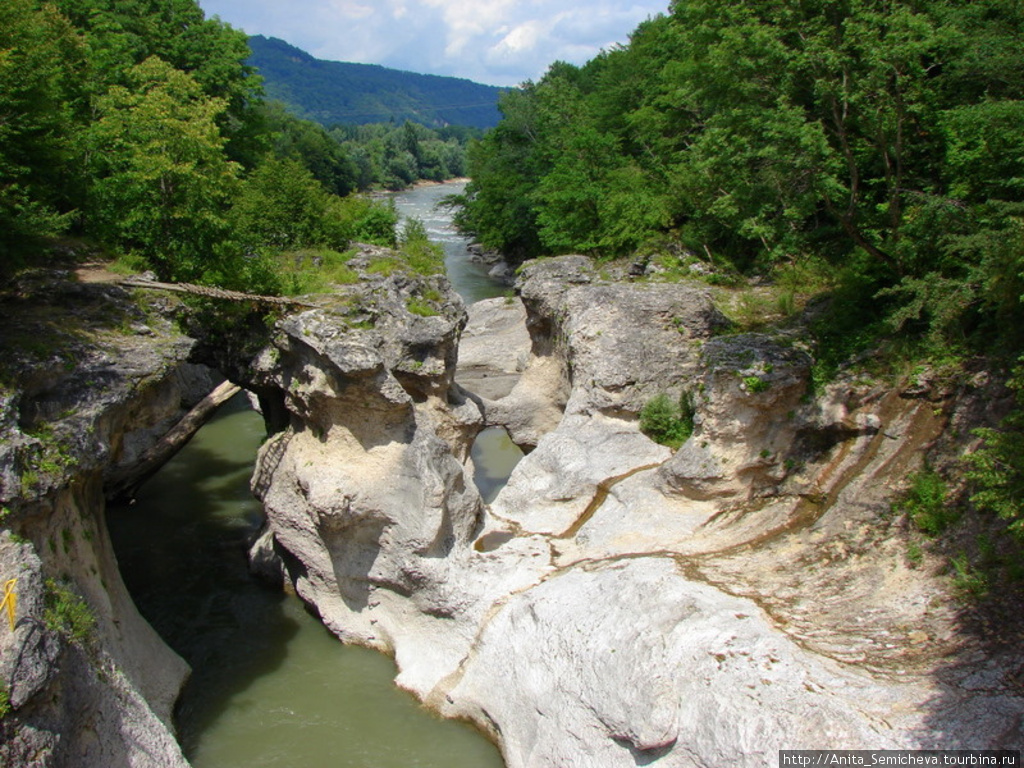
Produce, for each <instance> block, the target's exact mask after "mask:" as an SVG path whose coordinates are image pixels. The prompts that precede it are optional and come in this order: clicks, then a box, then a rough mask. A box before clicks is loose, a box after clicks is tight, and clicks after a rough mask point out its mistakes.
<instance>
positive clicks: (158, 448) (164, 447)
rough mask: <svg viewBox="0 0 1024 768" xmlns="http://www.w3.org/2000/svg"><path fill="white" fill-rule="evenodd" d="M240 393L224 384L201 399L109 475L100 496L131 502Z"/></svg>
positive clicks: (228, 382)
mask: <svg viewBox="0 0 1024 768" xmlns="http://www.w3.org/2000/svg"><path fill="white" fill-rule="evenodd" d="M240 391H241V387H239V386H238V385H237V384H232V383H231V382H230V381H225V382H224V383H223V384H220V385H218V386H217V387H216V388H215V389H214V390H213V391H212V392H210V394H208V395H207V396H206V397H204V398H203V399H202V400H201V401H200V402H199V403H198V404H197V405H196V406H195V407H194V408H192V410H190V411H189V412H188V413H186V414H185V416H184V417H182V419H181V421H179V422H178V423H177V424H175V425H174V426H173V427H172V428H171V430H170V431H169V432H168V433H167V434H165V435H164V436H163V437H162V438H160V440H158V441H157V443H156V444H155V445H154V446H152V447H151V448H150V449H149V450H148V451H146V452H145V453H144V454H143V455H142V457H141V458H140V459H139V460H138V461H137V462H135V463H134V464H133V465H132V466H131V467H128V468H126V469H122V470H120V471H118V472H115V473H113V474H112V475H111V476H110V477H108V478H107V481H106V483H105V484H104V489H103V490H104V493H105V495H106V497H107V499H109V500H111V501H120V502H124V501H128V502H130V501H132V500H133V499H134V498H135V493H136V492H137V491H138V489H139V486H141V485H142V484H143V483H144V482H145V481H146V480H148V479H149V478H150V477H152V476H153V475H154V474H156V472H157V470H159V469H160V467H162V466H163V465H164V464H166V463H167V462H168V461H170V459H171V458H172V457H173V456H174V455H175V454H176V453H177V452H178V451H180V450H181V449H182V448H184V447H185V446H186V445H187V444H188V441H189V440H191V439H192V436H193V435H194V434H195V433H196V432H198V431H199V428H200V427H201V426H203V425H204V424H205V423H206V422H207V421H209V420H210V418H211V417H212V416H213V414H214V413H216V412H217V409H218V408H220V406H222V405H223V404H224V403H226V402H227V401H228V400H230V399H231V398H232V397H234V396H235V395H236V394H238V392H240Z"/></svg>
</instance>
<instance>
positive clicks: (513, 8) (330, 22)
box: [199, 0, 668, 85]
mask: <svg viewBox="0 0 1024 768" xmlns="http://www.w3.org/2000/svg"><path fill="white" fill-rule="evenodd" d="M199 2H200V5H202V7H203V8H204V10H205V11H206V12H207V13H208V14H210V15H214V14H216V15H219V16H220V17H221V18H222V19H223V20H224V21H226V22H228V23H229V24H231V25H233V26H236V27H240V28H241V29H244V30H245V31H246V32H248V33H249V34H262V35H267V36H271V37H280V38H282V39H284V40H286V41H288V42H289V43H291V44H292V45H295V46H297V47H299V48H302V49H303V50H305V51H308V52H309V53H311V54H312V55H314V56H317V57H319V58H324V59H332V60H337V61H359V62H365V63H374V64H383V65H385V66H391V67H398V68H401V69H408V70H411V71H414V72H427V73H433V74H441V75H454V76H457V77H465V78H469V79H471V80H476V81H477V82H482V83H492V84H495V85H515V84H518V83H520V82H522V81H524V80H527V79H534V80H535V79H537V78H538V77H540V76H541V75H542V74H543V73H544V71H545V70H546V68H547V66H548V64H550V63H551V62H553V61H555V60H563V61H571V62H573V63H577V64H582V63H583V62H584V61H585V60H587V59H589V58H592V57H593V56H595V55H596V54H597V53H598V52H599V51H600V50H601V49H602V48H608V47H609V46H611V45H614V44H615V43H621V42H625V41H626V40H627V38H628V35H629V33H630V32H631V31H632V30H633V29H634V28H635V27H636V25H637V24H639V23H640V22H641V21H643V20H644V19H645V18H647V17H649V16H653V15H655V14H657V13H663V12H664V11H665V10H666V8H667V6H668V0H637V1H636V2H634V3H632V4H629V5H623V4H622V3H618V2H614V0H591V2H583V1H581V0H546V1H545V0H376V2H374V1H373V0H290V2H289V3H287V4H285V3H281V2H280V0H199Z"/></svg>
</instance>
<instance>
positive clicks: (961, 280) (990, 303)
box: [458, 0, 1024, 381]
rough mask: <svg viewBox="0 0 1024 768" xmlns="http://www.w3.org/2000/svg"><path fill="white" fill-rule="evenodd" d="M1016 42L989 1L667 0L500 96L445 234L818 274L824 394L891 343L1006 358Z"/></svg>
mask: <svg viewBox="0 0 1024 768" xmlns="http://www.w3.org/2000/svg"><path fill="white" fill-rule="evenodd" d="M1022 34H1024V6H1021V5H1020V4H1019V3H1008V2H1005V0H972V1H971V2H966V0H950V2H942V3H919V2H915V1H914V0H897V2H891V3H884V4H882V3H873V2H851V3H839V2H833V1H832V0H815V1H814V2H808V3H797V4H794V3H752V2H749V1H748V0H725V1H724V2H722V0H686V2H674V3H672V4H671V7H670V9H669V13H668V14H667V15H665V16H659V17H656V18H653V19H651V20H649V21H647V22H645V23H643V24H641V25H640V26H639V27H638V28H637V29H636V30H635V31H634V33H633V35H632V36H631V39H630V41H629V44H628V45H626V46H622V47H619V48H616V49H614V50H611V51H608V52H605V53H602V54H601V55H600V56H598V57H597V58H595V59H594V60H593V61H591V62H589V63H587V64H586V65H585V66H583V67H573V66H571V65H567V64H563V63H556V64H553V65H552V66H551V68H550V69H549V71H548V73H547V74H546V75H545V76H544V77H543V78H542V79H541V80H540V81H539V82H537V83H528V84H527V85H526V86H525V87H524V88H523V89H521V90H518V91H511V92H509V93H507V94H505V95H504V96H503V97H502V101H501V110H502V113H503V115H504V118H503V120H502V122H501V123H500V124H499V125H498V127H497V128H496V129H495V130H493V131H492V132H490V133H489V134H488V135H487V136H485V137H484V139H483V140H481V141H480V142H478V143H477V144H475V145H473V146H472V147H471V150H470V153H469V165H470V174H471V176H472V178H473V181H472V184H471V185H470V186H469V188H468V189H467V194H466V196H465V199H464V200H463V201H462V204H463V210H462V211H460V213H459V217H458V222H459V224H460V226H462V227H464V228H466V229H467V230H469V231H471V232H472V233H474V234H475V235H476V236H477V237H478V239H479V240H480V241H481V242H483V243H484V244H485V245H487V246H489V247H494V248H498V249H500V250H503V251H504V252H505V253H506V254H508V255H509V256H511V257H512V258H513V259H517V258H520V259H521V258H527V257H533V256H537V255H543V254H549V253H559V252H572V251H585V252H593V253H595V254H598V255H605V254H608V255H615V254H618V253H623V252H629V251H631V250H633V249H636V248H637V247H638V245H640V244H643V243H646V242H653V241H656V240H657V239H659V238H662V239H667V240H669V241H674V242H675V243H676V244H677V245H678V246H679V247H680V250H684V251H688V252H690V253H696V254H701V258H703V255H704V254H708V255H709V257H710V258H712V259H713V260H714V261H715V262H716V264H719V265H721V264H727V265H731V266H733V267H736V268H739V269H740V270H744V271H750V270H761V271H764V270H766V268H769V267H771V266H773V265H778V264H785V265H789V267H790V268H792V267H793V266H794V265H797V269H799V265H800V264H802V263H803V262H805V261H813V262H815V263H819V262H823V263H824V264H826V265H827V267H828V268H829V269H830V270H831V271H832V272H834V273H836V274H837V275H839V276H840V279H839V280H836V281H832V282H834V283H838V284H839V286H840V291H839V294H838V295H837V296H836V298H835V300H834V301H833V305H832V308H831V309H830V310H829V311H828V314H829V317H828V318H827V319H825V320H824V321H822V322H820V323H819V330H820V331H821V337H820V340H821V342H822V344H821V347H820V349H821V352H822V356H823V357H822V360H821V365H820V366H819V370H818V377H817V378H818V380H819V381H822V380H824V379H826V378H827V377H828V376H830V375H831V373H832V372H834V371H835V369H836V368H837V366H838V365H839V364H840V362H841V361H842V360H843V359H845V358H846V357H848V356H849V355H850V354H856V353H857V352H859V351H862V350H863V349H864V348H865V347H866V346H867V345H868V344H871V343H872V342H873V340H874V339H875V338H877V337H878V336H879V335H880V334H884V333H887V332H888V333H902V334H921V333H924V334H926V335H928V337H929V339H930V343H931V344H933V345H948V346H954V347H963V346H964V345H966V344H969V343H972V342H973V343H978V342H979V340H980V342H981V343H984V344H985V345H986V347H988V348H991V342H992V338H993V336H996V337H998V339H999V341H1000V343H1003V344H1006V345H1008V346H1010V348H1011V349H1019V348H1020V346H1021V345H1022V344H1024V333H1022V331H1021V330H1020V329H1022V328H1024V303H1022V302H1021V301H1020V297H1021V296H1022V295H1024V277H1022V274H1024V263H1022V261H1021V260H1022V258H1024V256H1022V254H1024V224H1022V222H1024V181H1022V179H1024V133H1022V132H1021V131H1020V130H1019V126H1020V124H1021V123H1022V122H1024V111H1022V110H1024V107H1022V104H1024V76H1022V74H1021V71H1022V70H1021V68H1020V66H1019V40H1020V38H1021V35H1022ZM816 271H818V272H819V273H820V270H816ZM880 290H883V291H885V292H884V293H882V294H881V295H880V296H879V297H878V298H879V299H880V300H876V299H875V296H876V294H878V292H879V291H880ZM783 295H784V294H783ZM851 300H852V301H851ZM852 302H855V304H854V303H852ZM796 306H797V304H796V303H792V302H789V301H788V300H786V301H783V303H782V304H780V306H779V309H780V310H782V311H783V313H788V312H789V311H790V310H791V309H794V308H795V307H796ZM884 318H888V320H887V324H883V323H882V320H883V319H884Z"/></svg>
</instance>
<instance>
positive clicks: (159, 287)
mask: <svg viewBox="0 0 1024 768" xmlns="http://www.w3.org/2000/svg"><path fill="white" fill-rule="evenodd" d="M117 284H118V285H123V286H126V287H128V288H149V289H150V290H155V291H173V292H174V293H187V294H190V295H192V296H203V297H205V298H208V299H224V300H227V301H251V302H256V303H257V304H276V305H278V306H282V307H307V308H310V309H315V308H316V304H310V303H309V302H305V301H300V300H299V299H292V298H289V297H287V296H263V295H261V294H258V293H244V292H242V291H229V290H228V289H226V288H215V287H213V286H209V285H194V284H193V283H160V282H157V281H156V280H146V279H144V278H140V277H126V278H122V279H121V280H118V281H117Z"/></svg>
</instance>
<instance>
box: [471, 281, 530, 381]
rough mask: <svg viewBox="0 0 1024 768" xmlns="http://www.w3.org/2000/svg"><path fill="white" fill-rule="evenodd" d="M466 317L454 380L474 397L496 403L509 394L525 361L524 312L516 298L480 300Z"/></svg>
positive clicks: (528, 340)
mask: <svg viewBox="0 0 1024 768" xmlns="http://www.w3.org/2000/svg"><path fill="white" fill-rule="evenodd" d="M468 314H469V318H468V322H467V323H466V328H465V330H464V331H463V332H462V336H461V338H460V340H459V364H458V369H457V371H456V374H455V380H456V382H457V383H458V384H459V386H461V387H462V388H464V389H466V390H468V391H469V392H471V393H473V394H474V395H477V396H479V397H482V398H486V399H488V400H498V399H500V398H502V397H504V396H505V395H507V394H509V393H510V392H511V391H512V389H513V387H514V386H515V385H516V383H517V382H518V381H519V378H520V376H521V375H522V373H523V370H524V369H525V368H526V364H527V361H528V359H529V354H530V336H529V334H528V333H527V331H526V308H525V307H524V306H523V303H522V301H520V300H519V299H518V298H515V299H502V298H498V299H484V300H483V301H478V302H476V303H474V304H472V305H470V307H469V309H468Z"/></svg>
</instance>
